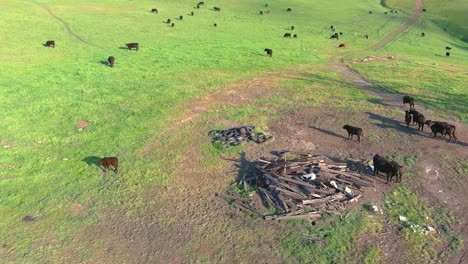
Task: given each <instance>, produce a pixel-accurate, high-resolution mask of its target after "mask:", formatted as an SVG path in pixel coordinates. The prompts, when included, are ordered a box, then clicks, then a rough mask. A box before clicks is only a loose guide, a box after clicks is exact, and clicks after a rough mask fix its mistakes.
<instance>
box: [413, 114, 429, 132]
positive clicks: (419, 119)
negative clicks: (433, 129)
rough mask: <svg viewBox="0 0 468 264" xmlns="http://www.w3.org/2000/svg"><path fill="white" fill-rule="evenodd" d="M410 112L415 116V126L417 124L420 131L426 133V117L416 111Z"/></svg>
mask: <svg viewBox="0 0 468 264" xmlns="http://www.w3.org/2000/svg"><path fill="white" fill-rule="evenodd" d="M409 112H410V114H412V115H413V124H414V123H417V124H418V130H421V131H424V122H426V118H425V117H424V115H423V114H421V113H419V112H418V111H416V110H414V109H411V110H410V111H409Z"/></svg>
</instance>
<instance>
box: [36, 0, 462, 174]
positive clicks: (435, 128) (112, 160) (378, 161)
mask: <svg viewBox="0 0 468 264" xmlns="http://www.w3.org/2000/svg"><path fill="white" fill-rule="evenodd" d="M204 4H205V3H204V2H198V3H197V5H196V8H197V9H200V7H201V6H203V5H204ZM264 7H268V4H265V5H264ZM212 10H213V11H216V12H220V11H221V8H219V7H213V9H212ZM423 11H426V10H425V9H423ZM151 12H152V13H155V14H158V13H159V10H158V9H157V8H153V9H151ZM286 12H292V9H291V8H287V9H286ZM390 12H391V13H395V14H396V13H397V11H396V10H393V9H392V10H391V11H390ZM265 13H267V14H269V13H271V10H270V9H268V10H266V11H265ZM259 14H260V15H263V14H264V11H260V12H259ZM369 14H372V11H369ZM385 14H387V12H385ZM190 15H191V16H194V15H195V13H194V12H190ZM183 19H184V17H183V16H179V20H181V21H182V20H183ZM166 24H168V25H170V26H171V27H174V26H175V24H174V23H173V22H172V20H171V19H170V18H169V19H167V21H166ZM214 26H215V27H217V24H216V23H215V24H214ZM290 29H291V31H294V29H295V26H291V27H290ZM330 30H331V31H333V32H334V31H335V30H336V28H335V27H334V26H333V25H331V26H330ZM342 35H343V32H339V33H338V32H336V33H334V34H332V35H331V36H330V39H336V40H339V38H340V36H342ZM422 36H423V37H424V36H425V34H424V32H423V33H422ZM283 37H284V38H291V37H293V38H297V34H294V35H291V33H289V32H288V33H285V34H284V36H283ZM364 37H365V38H366V39H368V38H369V35H367V34H366V35H365V36H364ZM125 45H126V47H127V48H128V49H129V50H132V49H135V50H137V51H138V50H139V44H138V43H127V44H125ZM44 46H46V47H52V48H55V41H54V40H48V41H47V42H46V43H45V45H44ZM338 47H339V48H345V47H346V44H345V43H341V44H339V46H338ZM450 50H451V48H450V47H446V56H447V57H448V56H450V52H449V51H450ZM264 51H265V52H266V55H267V56H269V57H272V56H273V50H272V49H270V48H265V49H264ZM107 61H108V62H109V66H110V67H113V66H114V63H115V57H114V56H110V57H109V58H108V60H107ZM405 104H408V105H409V110H405V123H406V126H407V127H409V126H410V124H411V122H413V125H415V124H417V125H418V130H421V131H424V125H427V126H428V127H430V129H431V131H432V134H434V137H436V136H437V134H441V135H443V136H444V137H445V136H446V135H448V136H449V142H452V140H453V141H454V142H456V140H457V137H456V135H455V130H456V127H455V126H454V125H451V124H449V123H447V122H440V121H432V120H426V119H425V117H424V115H423V114H422V113H420V112H418V111H416V109H415V104H414V98H413V97H410V96H404V97H403V105H405ZM343 129H345V130H346V131H347V132H348V139H350V140H352V139H353V137H354V136H357V141H358V142H361V136H363V130H362V128H359V127H354V126H350V125H345V126H343ZM373 165H374V176H376V175H377V174H378V173H379V172H383V173H385V174H386V175H387V183H388V182H389V181H391V179H392V178H393V177H396V180H395V182H401V176H402V168H403V167H402V166H400V165H399V164H398V163H397V162H396V161H389V160H387V159H386V158H384V157H382V156H380V155H378V154H376V155H374V157H373ZM99 166H100V167H101V168H102V169H103V170H104V171H106V170H108V169H112V168H113V171H114V172H115V173H118V166H119V160H118V158H117V157H105V158H102V159H101V160H100V161H99Z"/></svg>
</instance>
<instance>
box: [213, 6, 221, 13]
mask: <svg viewBox="0 0 468 264" xmlns="http://www.w3.org/2000/svg"><path fill="white" fill-rule="evenodd" d="M213 10H214V11H216V12H219V11H221V8H220V7H216V6H215V7H213Z"/></svg>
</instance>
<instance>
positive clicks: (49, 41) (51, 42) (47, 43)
mask: <svg viewBox="0 0 468 264" xmlns="http://www.w3.org/2000/svg"><path fill="white" fill-rule="evenodd" d="M44 46H46V47H48V48H49V47H52V48H55V40H48V41H46V43H45V45H44Z"/></svg>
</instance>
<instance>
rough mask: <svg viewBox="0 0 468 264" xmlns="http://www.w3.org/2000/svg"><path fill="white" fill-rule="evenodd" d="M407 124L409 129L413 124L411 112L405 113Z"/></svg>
mask: <svg viewBox="0 0 468 264" xmlns="http://www.w3.org/2000/svg"><path fill="white" fill-rule="evenodd" d="M405 123H406V127H409V125H410V124H411V113H410V111H405Z"/></svg>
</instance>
